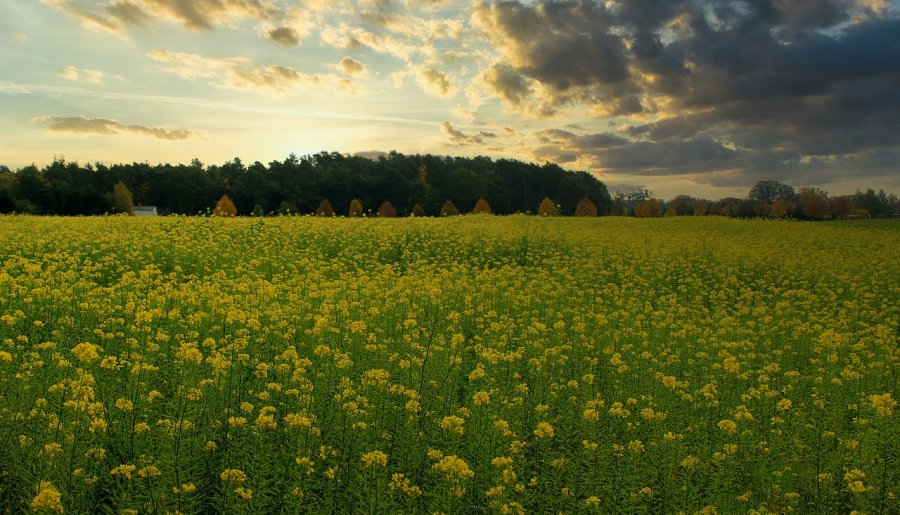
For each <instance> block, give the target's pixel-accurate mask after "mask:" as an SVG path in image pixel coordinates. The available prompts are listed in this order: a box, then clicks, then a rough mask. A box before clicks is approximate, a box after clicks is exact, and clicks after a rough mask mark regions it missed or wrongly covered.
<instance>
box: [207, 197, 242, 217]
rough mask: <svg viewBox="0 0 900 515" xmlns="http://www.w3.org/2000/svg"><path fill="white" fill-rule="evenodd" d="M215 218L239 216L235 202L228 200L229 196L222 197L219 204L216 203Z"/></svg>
mask: <svg viewBox="0 0 900 515" xmlns="http://www.w3.org/2000/svg"><path fill="white" fill-rule="evenodd" d="M213 216H237V207H235V205H234V202H232V201H231V199H230V198H228V195H222V197H221V198H220V199H219V201H218V202H216V208H215V209H213Z"/></svg>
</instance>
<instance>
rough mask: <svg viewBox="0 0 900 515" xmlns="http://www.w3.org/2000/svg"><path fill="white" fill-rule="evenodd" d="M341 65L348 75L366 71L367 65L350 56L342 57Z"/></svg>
mask: <svg viewBox="0 0 900 515" xmlns="http://www.w3.org/2000/svg"><path fill="white" fill-rule="evenodd" d="M339 66H340V69H341V71H342V72H344V73H346V74H347V75H360V74H362V73H365V72H366V65H365V64H363V63H362V62H360V61H357V60H356V59H354V58H352V57H350V56H345V57H344V58H343V59H341V62H340V64H339Z"/></svg>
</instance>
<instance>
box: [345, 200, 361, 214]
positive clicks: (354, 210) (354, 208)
mask: <svg viewBox="0 0 900 515" xmlns="http://www.w3.org/2000/svg"><path fill="white" fill-rule="evenodd" d="M362 215H363V207H362V202H360V201H359V200H357V199H353V200H352V201H351V202H350V210H349V211H348V212H347V216H350V217H360V216H362Z"/></svg>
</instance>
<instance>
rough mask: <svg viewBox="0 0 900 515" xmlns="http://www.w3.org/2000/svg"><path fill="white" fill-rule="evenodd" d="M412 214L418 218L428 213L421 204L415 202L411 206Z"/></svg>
mask: <svg viewBox="0 0 900 515" xmlns="http://www.w3.org/2000/svg"><path fill="white" fill-rule="evenodd" d="M412 216H415V217H417V218H418V217H421V216H428V214H427V213H425V208H424V207H422V204H416V205H414V206H413V208H412Z"/></svg>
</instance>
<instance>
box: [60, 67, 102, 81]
mask: <svg viewBox="0 0 900 515" xmlns="http://www.w3.org/2000/svg"><path fill="white" fill-rule="evenodd" d="M57 75H59V76H60V77H62V78H63V79H66V80H68V81H72V82H78V81H79V80H84V81H85V82H89V83H91V84H97V85H100V84H103V79H104V78H105V74H104V73H103V72H101V71H100V70H91V69H87V68H76V67H75V66H66V67H65V68H60V69H59V70H58V71H57Z"/></svg>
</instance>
